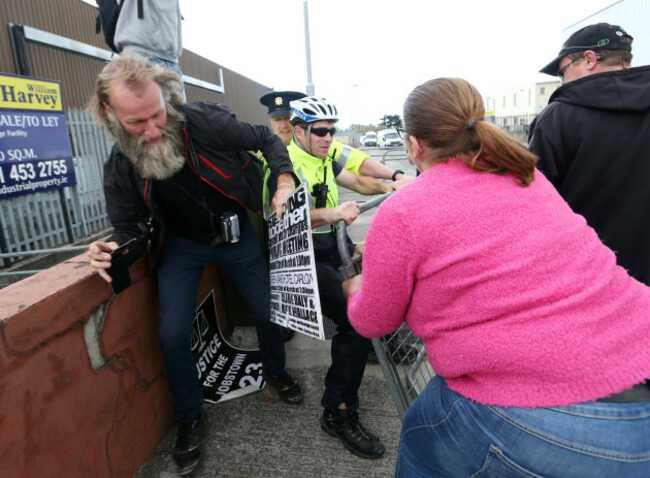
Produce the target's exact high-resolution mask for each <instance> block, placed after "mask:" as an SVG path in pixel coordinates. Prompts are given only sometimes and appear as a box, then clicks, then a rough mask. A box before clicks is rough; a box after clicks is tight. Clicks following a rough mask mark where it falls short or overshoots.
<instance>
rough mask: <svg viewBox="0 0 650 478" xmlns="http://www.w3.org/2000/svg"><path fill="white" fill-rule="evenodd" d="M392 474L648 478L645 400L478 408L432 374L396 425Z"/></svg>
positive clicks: (412, 477)
mask: <svg viewBox="0 0 650 478" xmlns="http://www.w3.org/2000/svg"><path fill="white" fill-rule="evenodd" d="M395 476H396V477H399V478H406V477H408V478H424V477H427V478H431V477H454V478H460V477H472V478H485V477H499V478H511V477H513V478H514V477H545V478H552V477H563V478H564V477H566V478H578V477H585V478H587V477H588V478H601V477H602V478H613V477H621V478H622V477H625V478H635V477H639V478H641V477H648V476H650V401H648V402H637V403H601V402H586V403H581V404H578V405H573V406H570V407H550V408H533V409H525V408H518V407H496V406H485V405H481V404H479V403H476V402H472V401H471V400H469V399H467V398H465V397H463V396H462V395H459V394H458V393H456V392H453V391H452V390H450V389H449V388H448V387H447V384H446V383H445V381H444V380H443V379H442V378H440V377H437V376H436V377H434V378H433V379H431V381H430V383H429V384H428V385H427V387H426V389H425V390H424V391H423V392H422V394H421V395H420V396H419V397H418V398H417V399H416V400H415V402H413V404H412V405H411V407H410V408H409V410H408V412H407V413H406V417H405V418H404V423H403V425H402V436H401V440H400V444H399V453H398V458H397V465H396V469H395Z"/></svg>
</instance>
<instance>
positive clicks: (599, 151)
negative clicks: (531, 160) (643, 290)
mask: <svg viewBox="0 0 650 478" xmlns="http://www.w3.org/2000/svg"><path fill="white" fill-rule="evenodd" d="M529 148H530V150H531V151H532V152H533V153H535V154H536V155H537V156H538V157H539V163H538V168H539V169H540V170H541V171H542V172H543V173H544V174H545V175H546V177H547V178H548V179H549V180H550V181H551V182H552V183H553V185H554V186H555V187H556V188H557V190H558V191H559V193H560V194H561V195H562V196H563V197H564V199H566V201H567V202H568V203H569V205H570V206H571V208H572V209H573V210H574V211H575V212H577V213H578V214H581V215H583V216H584V217H585V218H586V219H587V223H588V224H589V225H590V226H591V227H593V228H594V229H595V230H596V232H597V233H598V235H599V237H600V238H601V240H602V241H603V242H604V243H605V244H606V245H607V246H608V247H609V248H610V249H612V250H613V251H615V252H616V256H617V261H618V263H619V264H620V265H622V266H623V267H625V268H626V269H627V270H628V271H629V272H630V275H632V276H633V277H635V278H636V279H638V280H640V281H642V282H645V283H646V284H649V285H650V66H644V67H638V68H630V69H627V70H619V71H610V72H604V73H597V74H594V75H590V76H586V77H583V78H580V79H578V80H575V81H572V82H570V83H567V84H565V85H563V86H561V87H560V88H558V89H557V90H556V91H555V92H554V93H553V95H552V96H551V98H550V100H549V104H548V106H547V107H546V108H544V110H542V112H541V113H540V114H539V116H538V117H537V118H536V119H535V121H534V122H533V124H532V125H531V130H530V134H529Z"/></svg>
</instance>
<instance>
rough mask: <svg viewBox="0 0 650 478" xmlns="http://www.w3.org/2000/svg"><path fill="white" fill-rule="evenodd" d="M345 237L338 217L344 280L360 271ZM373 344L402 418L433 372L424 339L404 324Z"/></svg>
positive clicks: (367, 204) (374, 203) (358, 259)
mask: <svg viewBox="0 0 650 478" xmlns="http://www.w3.org/2000/svg"><path fill="white" fill-rule="evenodd" d="M391 194H392V192H391V193H387V194H384V195H382V196H377V197H375V198H373V199H371V200H369V201H365V202H364V203H362V204H360V205H359V209H360V211H361V213H363V212H365V211H368V210H370V209H372V208H374V207H377V206H379V205H380V204H381V203H382V202H384V200H385V199H387V198H388V197H389V196H390V195H391ZM346 237H347V230H346V223H345V221H344V220H341V221H339V223H338V225H337V231H336V242H337V246H338V250H339V255H340V256H341V262H342V266H341V268H340V269H339V270H340V271H341V275H342V276H343V279H344V280H345V279H349V278H351V277H354V276H355V275H356V274H358V273H359V270H358V264H359V263H360V262H361V255H359V254H358V255H355V256H354V257H350V251H349V249H348V247H347V238H346ZM372 346H373V348H374V350H375V353H376V354H377V359H378V360H379V365H380V366H381V370H382V373H383V374H384V378H385V379H386V383H387V384H388V389H389V391H390V394H391V397H392V398H393V402H395V407H396V408H397V412H398V413H399V415H400V418H401V419H402V420H404V415H406V411H407V410H408V408H409V406H410V405H411V403H413V401H414V400H415V399H416V398H417V397H418V395H419V394H420V393H421V392H422V390H424V388H425V387H426V385H427V383H429V380H430V379H431V378H432V377H433V376H434V375H435V373H434V371H433V369H432V368H431V365H430V364H429V361H428V359H427V355H426V350H425V346H424V341H423V340H422V339H419V338H418V337H416V336H414V335H413V333H412V332H411V331H410V330H409V328H408V327H407V326H406V324H402V326H401V327H400V328H399V329H398V330H397V331H396V332H393V333H392V334H388V335H385V336H383V337H381V338H378V339H372Z"/></svg>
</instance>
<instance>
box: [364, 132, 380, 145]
mask: <svg viewBox="0 0 650 478" xmlns="http://www.w3.org/2000/svg"><path fill="white" fill-rule="evenodd" d="M363 145H364V146H377V133H375V132H374V131H368V132H367V133H366V135H365V137H364V138H363Z"/></svg>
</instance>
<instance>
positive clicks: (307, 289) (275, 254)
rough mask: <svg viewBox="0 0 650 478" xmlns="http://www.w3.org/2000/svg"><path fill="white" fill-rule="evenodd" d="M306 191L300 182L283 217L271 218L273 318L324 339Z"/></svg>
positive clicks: (274, 320)
mask: <svg viewBox="0 0 650 478" xmlns="http://www.w3.org/2000/svg"><path fill="white" fill-rule="evenodd" d="M307 194H308V192H307V189H306V187H305V185H304V184H303V185H301V186H300V187H299V188H298V189H296V190H295V191H294V192H293V194H292V195H291V196H289V198H288V199H287V201H286V202H285V204H284V209H283V215H282V219H281V220H280V221H278V220H277V218H276V217H275V214H272V215H271V217H270V218H269V252H270V262H269V267H270V269H271V320H272V321H273V322H275V323H277V324H279V325H282V326H284V327H289V328H290V329H293V330H295V331H297V332H301V333H303V334H306V335H309V336H310V337H315V338H318V339H321V340H324V339H325V331H324V328H323V316H322V314H321V308H320V298H319V295H318V281H317V280H316V265H315V264H316V263H315V261H314V245H313V242H312V236H311V234H312V233H311V222H310V219H309V204H308V202H307Z"/></svg>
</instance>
